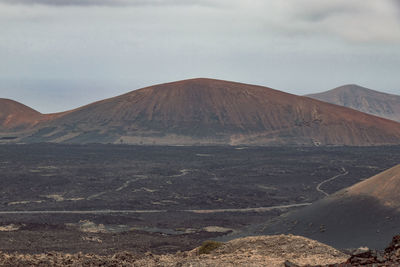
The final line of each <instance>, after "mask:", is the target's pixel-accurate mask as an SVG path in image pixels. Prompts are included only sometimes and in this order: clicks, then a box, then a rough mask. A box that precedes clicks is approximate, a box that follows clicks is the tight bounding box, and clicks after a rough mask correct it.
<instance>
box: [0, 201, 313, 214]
mask: <svg viewBox="0 0 400 267" xmlns="http://www.w3.org/2000/svg"><path fill="white" fill-rule="evenodd" d="M308 205H311V203H297V204H289V205H278V206H270V207H259V208H244V209H209V210H177V211H178V212H179V211H180V212H182V211H183V212H193V213H219V212H252V211H258V212H263V211H270V210H274V209H289V208H294V207H302V206H308ZM161 212H168V210H15V211H14V210H12V211H0V215H2V214H109V213H161Z"/></svg>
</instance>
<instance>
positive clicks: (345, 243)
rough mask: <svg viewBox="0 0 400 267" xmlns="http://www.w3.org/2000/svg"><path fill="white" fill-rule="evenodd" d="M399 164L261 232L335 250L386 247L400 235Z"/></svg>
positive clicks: (278, 220) (296, 212) (276, 222)
mask: <svg viewBox="0 0 400 267" xmlns="http://www.w3.org/2000/svg"><path fill="white" fill-rule="evenodd" d="M399 185H400V165H397V166H395V167H393V168H391V169H389V170H386V171H384V172H382V173H380V174H377V175H375V176H373V177H372V178H369V179H367V180H364V181H362V182H360V183H357V184H356V185H354V186H351V187H349V188H347V189H344V190H341V191H339V192H337V193H335V194H333V195H331V196H329V197H327V198H325V199H323V200H321V201H318V202H316V203H314V204H312V205H311V206H308V207H306V208H303V209H300V210H297V211H294V212H291V213H288V214H286V215H284V216H281V217H279V218H278V219H276V220H273V221H270V222H268V223H267V224H266V225H264V226H263V227H262V228H261V230H260V233H261V234H266V233H276V232H280V233H294V234H302V235H304V236H307V237H310V238H313V239H316V240H319V241H321V242H325V243H327V244H330V245H332V246H334V247H341V248H349V247H359V246H368V247H370V248H379V249H381V248H384V246H385V245H386V242H387V241H386V240H388V239H390V238H391V237H392V236H393V235H396V234H398V233H400V209H399V208H400V197H399V195H400V191H399V190H400V187H399Z"/></svg>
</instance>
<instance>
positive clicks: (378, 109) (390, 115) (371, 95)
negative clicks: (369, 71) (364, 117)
mask: <svg viewBox="0 0 400 267" xmlns="http://www.w3.org/2000/svg"><path fill="white" fill-rule="evenodd" d="M307 96H308V97H311V98H314V99H318V100H321V101H325V102H328V103H332V104H336V105H340V106H345V107H348V108H352V109H355V110H359V111H361V112H365V113H368V114H372V115H375V116H379V117H382V118H387V119H389V120H394V121H398V122H400V95H393V94H387V93H382V92H378V91H374V90H371V89H368V88H365V87H362V86H358V85H355V84H348V85H344V86H340V87H337V88H335V89H332V90H329V91H326V92H322V93H317V94H310V95H307Z"/></svg>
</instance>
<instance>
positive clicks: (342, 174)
mask: <svg viewBox="0 0 400 267" xmlns="http://www.w3.org/2000/svg"><path fill="white" fill-rule="evenodd" d="M341 171H342V173H340V174H338V175H335V176H333V177H331V178H329V179H326V180H324V181H322V182H320V183H319V184H318V185H317V187H316V188H315V189H316V190H317V191H318V192H321V193H322V194H324V195H325V196H329V194H328V193H327V192H325V191H324V190H322V189H321V186H322V185H323V184H325V183H327V182H330V181H333V180H335V179H336V178H339V177H341V176H345V175H347V174H348V173H349V172H348V171H346V169H345V168H344V167H341Z"/></svg>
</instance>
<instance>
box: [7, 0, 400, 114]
mask: <svg viewBox="0 0 400 267" xmlns="http://www.w3.org/2000/svg"><path fill="white" fill-rule="evenodd" d="M0 36H1V37H0V40H1V42H0V46H1V49H0V58H2V60H1V62H0V70H1V71H0V98H10V99H13V100H16V101H19V102H21V103H23V104H25V105H28V106H30V107H32V108H34V109H36V110H38V111H40V112H42V113H51V112H59V111H65V110H69V109H73V108H76V107H79V106H82V105H85V104H88V103H91V102H94V101H97V100H101V99H104V98H108V97H113V96H117V95H119V94H123V93H126V92H129V91H131V90H135V89H139V88H142V87H146V86H151V85H154V84H159V83H165V82H172V81H177V80H183V79H189V78H196V77H206V78H215V79H221V80H229V81H235V82H243V83H249V84H257V85H262V86H267V87H271V88H274V89H278V90H282V91H285V92H289V93H292V94H297V95H304V94H309V93H316V92H321V91H326V90H330V89H333V88H335V87H338V86H341V85H344V84H358V85H360V86H363V87H367V88H370V89H373V90H377V91H382V92H386V93H391V94H399V93H400V86H399V84H398V78H397V76H398V70H399V69H400V50H399V49H398V47H399V45H400V2H399V1H398V0H382V1H375V0H355V1H351V2H349V1H345V0H333V1H329V2H321V1H318V0H288V1H285V2H283V1H279V0H272V1H261V0H252V1H248V2H245V3H244V2H243V1H239V0H233V1H227V0H215V1H208V0H190V1H181V0H164V1H163V0H149V1H141V0H113V1H111V0H82V1H77V0H63V1H50V0H0Z"/></svg>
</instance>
